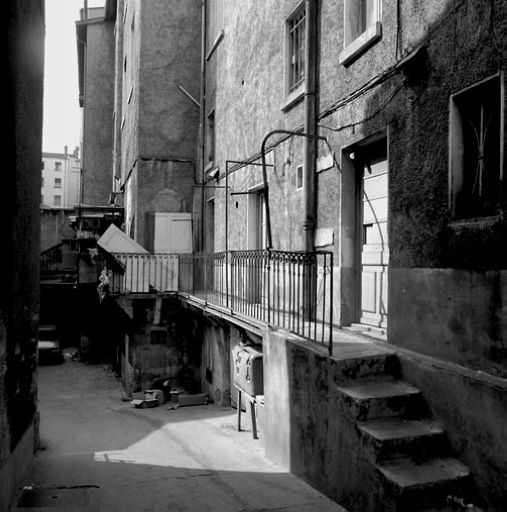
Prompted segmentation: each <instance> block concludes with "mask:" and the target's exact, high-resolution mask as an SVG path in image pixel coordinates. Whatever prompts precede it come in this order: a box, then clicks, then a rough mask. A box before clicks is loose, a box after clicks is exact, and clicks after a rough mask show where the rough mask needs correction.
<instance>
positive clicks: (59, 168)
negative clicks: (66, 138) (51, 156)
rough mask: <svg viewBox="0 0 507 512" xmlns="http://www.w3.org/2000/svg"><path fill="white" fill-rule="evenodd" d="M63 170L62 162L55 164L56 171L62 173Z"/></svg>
mask: <svg viewBox="0 0 507 512" xmlns="http://www.w3.org/2000/svg"><path fill="white" fill-rule="evenodd" d="M61 170H62V162H55V171H58V172H59V171H61Z"/></svg>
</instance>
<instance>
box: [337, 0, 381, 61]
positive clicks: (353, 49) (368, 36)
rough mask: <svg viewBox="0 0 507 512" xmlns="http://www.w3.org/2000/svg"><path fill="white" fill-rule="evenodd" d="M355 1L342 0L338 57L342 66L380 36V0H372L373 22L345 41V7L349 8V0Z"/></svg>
mask: <svg viewBox="0 0 507 512" xmlns="http://www.w3.org/2000/svg"><path fill="white" fill-rule="evenodd" d="M356 1H357V0H343V50H342V51H341V52H340V57H339V62H340V64H341V65H342V66H346V65H348V64H350V63H351V62H352V61H354V60H355V59H357V58H358V57H359V56H360V55H362V54H363V53H364V52H365V51H366V50H368V48H370V46H371V45H373V44H374V43H375V42H377V41H378V40H379V39H380V38H381V37H382V21H381V20H382V0H373V9H374V12H373V20H374V21H373V23H371V24H370V25H369V26H368V27H366V29H365V30H364V32H362V33H361V34H359V35H358V36H357V37H355V38H354V39H353V40H351V41H349V42H347V40H346V34H347V30H346V27H347V18H348V16H347V9H348V8H349V2H356Z"/></svg>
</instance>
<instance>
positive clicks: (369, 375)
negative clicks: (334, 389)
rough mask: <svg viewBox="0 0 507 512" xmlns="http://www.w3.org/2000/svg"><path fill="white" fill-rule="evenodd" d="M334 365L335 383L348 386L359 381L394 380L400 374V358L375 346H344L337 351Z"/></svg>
mask: <svg viewBox="0 0 507 512" xmlns="http://www.w3.org/2000/svg"><path fill="white" fill-rule="evenodd" d="M332 364H333V365H336V367H337V370H338V371H336V372H334V373H335V375H336V377H335V382H336V384H338V385H347V384H348V383H350V382H351V381H357V380H358V379H361V380H366V379H370V380H373V379H376V380H377V381H378V380H379V379H381V378H385V379H392V378H393V377H394V376H395V375H397V373H398V358H397V356H396V354H395V353H394V352H390V351H388V350H386V349H383V348H377V347H375V346H371V345H369V346H366V347H365V348H363V347H362V346H359V348H358V346H357V345H356V346H353V347H348V346H345V347H344V346H343V344H340V345H338V348H337V349H335V356H334V360H333V363H332Z"/></svg>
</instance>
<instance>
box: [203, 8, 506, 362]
mask: <svg viewBox="0 0 507 512" xmlns="http://www.w3.org/2000/svg"><path fill="white" fill-rule="evenodd" d="M297 4H298V2H296V1H288V0H287V1H284V2H274V1H266V2H263V4H262V8H259V4H258V3H256V2H255V1H253V0H249V1H244V2H241V4H238V3H236V2H227V3H226V13H227V14H226V20H225V25H224V37H223V39H222V41H221V42H220V43H219V44H218V46H217V47H216V48H215V50H214V52H213V53H212V55H211V56H210V58H209V59H208V61H207V69H206V71H207V76H206V78H207V81H206V92H207V102H206V106H205V112H208V111H209V109H211V108H212V107H214V108H215V124H216V140H217V151H216V164H217V165H218V166H219V167H220V173H221V175H223V173H224V172H225V167H226V166H225V161H226V160H227V159H231V160H246V159H249V158H253V157H255V156H258V153H259V151H260V144H261V141H262V139H263V137H264V136H265V135H266V134H267V133H268V132H269V131H270V130H273V129H276V128H286V129H296V128H300V127H302V125H303V105H302V103H299V104H296V105H295V106H293V107H292V108H290V109H288V110H286V111H285V112H284V111H282V110H281V106H282V104H283V102H284V99H285V92H284V36H283V32H284V30H283V27H284V23H285V19H286V17H287V15H288V14H289V13H290V11H291V10H292V8H294V7H295V6H296V5H297ZM252 19H255V20H256V23H252V22H251V20H252ZM342 20H343V2H341V1H338V0H323V1H322V2H319V29H318V55H319V56H318V69H319V72H318V94H317V101H318V111H319V124H320V125H321V128H320V133H321V135H323V136H325V137H326V138H327V143H326V142H324V141H323V142H320V143H319V151H318V157H319V158H322V157H326V158H327V159H328V161H329V160H330V161H331V165H329V164H328V165H327V166H325V168H324V169H322V170H321V172H319V173H318V176H317V187H316V194H317V229H328V230H330V232H331V233H332V234H333V245H330V246H327V247H326V249H331V250H334V252H335V262H336V263H337V264H340V263H341V265H342V272H341V284H340V282H339V280H338V279H337V280H336V284H337V286H336V287H335V291H336V294H335V297H336V300H335V304H337V317H338V319H341V321H344V322H345V323H350V322H354V321H358V319H359V315H358V311H357V303H358V299H357V296H356V295H355V292H354V291H353V288H354V287H355V286H356V284H355V277H354V276H355V275H357V272H358V269H357V268H356V266H355V265H356V264H355V260H354V255H353V252H354V250H355V249H353V247H352V245H353V244H355V242H354V237H357V236H359V235H358V234H357V233H356V232H355V229H356V228H355V218H353V217H350V216H349V217H347V216H345V217H343V216H342V213H343V212H344V211H347V210H348V211H351V210H354V208H355V204H356V203H355V201H356V198H355V196H354V194H355V193H356V191H355V190H354V188H353V187H352V188H350V184H351V183H352V184H354V183H355V181H356V178H355V175H354V173H355V170H354V168H353V167H351V166H347V165H345V164H344V158H345V157H344V156H343V154H342V150H343V149H344V148H348V147H351V146H352V145H354V144H357V143H359V142H362V141H364V140H366V139H368V138H370V137H372V136H376V135H377V134H379V133H383V134H384V136H385V137H386V139H387V145H388V160H389V222H388V223H389V249H390V268H391V270H392V272H391V279H390V286H391V291H390V294H389V309H390V312H389V325H390V327H389V330H388V337H389V340H390V341H392V342H393V343H395V344H399V345H406V346H412V347H413V346H414V343H415V342H413V341H409V340H408V338H407V336H405V333H407V332H408V331H410V330H412V331H416V332H418V333H419V334H417V335H416V336H415V338H416V339H419V340H420V343H419V346H418V348H417V349H418V350H421V351H422V352H426V353H433V352H432V349H431V347H429V346H428V347H427V348H426V347H424V340H425V339H427V338H428V335H430V336H431V337H439V338H440V339H442V338H445V339H446V341H445V342H439V341H436V340H435V341H431V342H429V344H430V345H431V344H438V343H440V349H439V352H438V353H439V357H442V358H444V359H447V360H450V361H460V362H461V363H464V361H465V358H464V357H461V356H457V354H459V353H460V352H462V351H466V350H467V349H466V347H467V346H470V345H472V344H473V343H475V337H476V332H475V331H476V330H477V328H471V327H470V328H466V327H464V328H461V329H459V333H458V330H456V329H454V331H453V330H452V329H449V328H448V327H446V326H449V325H450V324H452V322H453V317H454V318H458V317H467V316H470V318H472V319H473V320H471V321H470V324H472V323H473V322H474V321H477V322H478V325H479V326H481V327H479V328H478V329H479V330H480V329H484V330H488V329H489V328H488V326H487V322H492V323H493V324H495V325H499V324H501V322H500V321H499V320H498V319H499V315H500V314H501V311H502V306H501V305H499V304H497V305H495V307H494V308H493V310H492V309H491V307H490V305H486V303H485V302H484V301H482V300H481V298H480V297H481V293H482V292H480V293H475V288H474V286H475V285H471V286H465V281H464V280H463V279H461V277H460V276H461V274H460V273H459V272H457V273H456V274H455V275H451V274H452V271H451V270H450V269H462V270H468V271H470V273H471V274H470V275H473V273H474V272H476V271H485V270H499V269H504V268H505V267H506V264H507V261H506V260H505V251H503V249H502V244H504V241H505V230H506V228H505V223H504V221H503V220H502V219H503V217H502V216H498V217H495V218H493V219H489V220H487V221H485V220H484V221H479V222H459V223H456V222H453V219H452V218H451V213H450V211H451V210H450V204H449V151H448V143H449V99H450V95H451V94H453V93H455V92H458V91H460V90H461V89H463V88H464V87H467V86H469V85H472V84H474V83H476V82H478V81H480V80H482V79H484V78H486V77H489V76H491V75H492V74H494V73H496V72H497V71H498V70H499V69H500V68H501V67H502V66H504V65H505V59H504V57H503V55H504V53H505V52H503V50H502V49H504V48H505V47H506V45H507V38H506V36H505V33H506V31H505V30H504V28H505V26H506V24H507V13H506V10H505V6H504V5H503V4H502V3H501V2H499V1H494V2H491V3H486V4H485V3H483V2H472V3H459V4H456V3H455V2H452V1H450V0H449V1H445V2H438V1H436V0H435V1H430V2H424V3H421V2H416V1H411V0H407V1H403V2H400V8H399V11H397V7H396V3H390V2H382V16H381V23H382V36H381V37H380V39H379V40H378V41H377V42H375V43H374V44H373V45H372V46H371V47H370V48H369V49H367V50H366V51H364V52H363V53H361V54H360V55H359V56H358V57H357V58H356V59H354V60H353V61H352V62H350V63H349V64H347V65H346V66H343V65H340V64H339V58H340V52H341V51H342V49H343V23H342ZM259 27H262V30H261V29H259ZM419 44H423V45H424V48H423V49H422V51H420V52H419V53H417V54H416V55H415V56H413V58H411V59H409V60H408V61H407V62H405V63H404V64H400V65H398V66H397V67H396V68H394V67H393V66H394V65H395V64H396V63H399V62H400V61H401V60H402V58H403V57H405V56H407V55H408V53H409V51H410V50H411V49H414V48H415V47H417V45H419ZM502 52H503V53H502ZM386 70H389V73H388V74H386V73H385V72H386ZM374 79H378V82H377V85H376V86H375V87H372V88H368V87H366V88H365V89H364V91H363V92H362V93H360V94H357V95H356V96H355V97H351V96H350V95H351V94H352V93H355V92H356V91H358V90H359V89H361V88H362V87H363V86H365V85H366V86H368V84H369V83H370V82H371V81H372V80H374ZM238 127H241V129H238ZM276 140H277V137H276V136H275V137H273V139H272V140H270V143H271V142H276ZM291 144H292V149H293V151H292V153H293V154H292V155H291V154H290V151H288V150H287V146H289V143H285V144H282V145H280V146H278V147H277V148H276V149H275V151H274V152H273V153H274V161H275V168H274V169H268V181H269V186H270V190H269V192H270V210H271V222H272V230H273V241H274V246H275V248H279V249H286V250H298V249H301V248H302V246H301V242H302V238H303V229H302V220H303V215H302V210H303V202H302V198H301V197H300V196H299V193H298V192H297V191H295V189H294V187H293V184H292V183H293V180H294V177H295V172H296V166H297V165H298V163H300V157H298V152H301V151H302V144H303V143H302V140H301V139H297V138H294V139H293V141H292V143H291ZM268 146H269V143H268ZM333 157H334V158H333ZM257 162H259V160H257ZM230 167H232V166H230ZM318 169H319V164H318ZM260 181H261V180H260V173H259V170H258V169H256V168H252V167H244V168H243V169H239V170H237V171H235V172H233V173H232V174H231V175H230V177H229V186H230V190H231V191H246V190H247V189H248V187H250V186H252V185H253V184H257V183H260ZM215 184H218V185H220V186H224V185H225V178H222V179H220V180H219V181H218V182H215V180H211V181H210V185H215ZM342 187H344V188H345V189H346V191H345V192H344V194H343V195H342V194H341V193H340V189H341V188H342ZM212 194H213V193H212V192H211V191H210V192H209V195H210V196H211V195H212ZM215 197H216V201H215V236H216V240H215V250H222V249H223V248H224V247H225V219H224V213H225V206H224V203H225V194H224V192H223V190H217V191H216V192H215ZM247 204H248V196H229V222H228V226H229V234H228V246H229V248H231V249H244V248H248V245H247V241H246V238H247V237H246V232H247V224H248V220H247V218H248V207H247ZM503 204H504V206H503V210H504V212H505V201H504V203H503ZM347 243H348V244H349V245H348V247H346V244H347ZM347 251H348V252H347ZM411 269H449V272H451V274H449V276H450V277H449V279H450V280H451V281H452V282H453V283H454V284H453V290H454V293H455V299H453V300H455V304H454V306H453V311H452V313H450V310H449V308H447V307H442V306H443V305H444V302H445V301H444V299H439V298H437V297H440V295H438V294H439V290H440V288H441V287H439V285H438V283H437V281H436V278H435V279H434V280H433V281H432V282H433V284H434V286H433V285H431V286H430V287H429V289H428V295H427V296H428V297H429V294H433V302H434V303H435V308H433V309H434V310H435V311H437V310H439V315H438V320H439V322H440V324H438V323H435V324H433V325H432V327H431V328H429V325H430V322H428V319H429V318H432V315H433V312H432V311H433V309H432V306H431V305H429V304H428V308H427V309H425V306H423V303H424V299H423V298H422V297H420V296H418V289H417V287H418V279H419V278H418V274H417V272H412V271H411ZM402 270H403V271H402ZM437 274H438V271H437V272H436V274H435V275H437ZM401 275H403V278H402V280H398V276H401ZM470 279H472V278H470ZM486 281H488V280H487V279H486ZM486 281H485V282H484V283H483V284H479V283H478V284H477V286H479V288H481V287H482V288H481V289H482V290H483V291H484V293H486V294H488V293H489V294H492V293H497V292H493V291H491V290H493V289H494V290H498V293H497V295H498V294H499V296H501V295H502V294H503V292H502V291H501V290H503V288H502V286H500V287H499V286H496V285H495V287H494V288H489V291H488V287H489V286H490V284H487V283H486ZM402 282H403V284H402ZM460 283H461V284H460ZM488 283H489V281H488ZM403 290H405V291H403ZM457 297H462V299H457ZM407 303H408V308H407V307H405V306H406V305H407ZM415 303H417V304H419V306H417V314H415V310H416V306H414V305H413V304H415ZM471 312H473V313H471ZM486 318H489V320H487V321H486ZM438 325H441V326H442V330H441V331H439V330H438V328H437V326H438ZM433 327H434V328H433ZM474 329H475V331H474ZM502 329H503V327H502V328H500V329H497V331H496V333H494V335H491V334H488V335H487V336H485V337H483V339H482V340H481V341H480V343H479V347H480V348H478V349H477V352H476V353H475V355H474V356H472V358H473V357H478V356H477V354H478V352H480V353H481V356H480V357H479V359H480V360H481V361H483V362H484V365H483V368H484V369H488V370H491V368H492V364H493V365H498V364H500V366H502V365H503V367H504V369H505V364H506V363H505V361H506V360H505V355H502V356H501V357H500V359H498V353H499V349H500V352H502V350H503V348H502V347H501V346H499V344H500V345H501V343H502V342H501V340H502V339H503V338H504V337H505V331H504V330H502ZM490 330H491V329H489V331H490ZM451 334H452V335H451ZM412 338H414V337H412ZM445 347H447V349H446V348H445ZM493 353H494V354H496V356H495V357H496V359H495V360H493V359H492V358H491V357H490V356H487V355H486V356H483V354H493ZM488 358H489V361H488Z"/></svg>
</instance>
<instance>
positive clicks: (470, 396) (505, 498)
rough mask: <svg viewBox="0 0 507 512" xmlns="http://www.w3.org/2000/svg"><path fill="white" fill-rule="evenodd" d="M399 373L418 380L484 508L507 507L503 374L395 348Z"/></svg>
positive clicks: (506, 395) (506, 402)
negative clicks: (468, 474) (397, 353)
mask: <svg viewBox="0 0 507 512" xmlns="http://www.w3.org/2000/svg"><path fill="white" fill-rule="evenodd" d="M399 358H400V361H401V370H402V375H403V376H404V377H405V378H406V379H407V380H408V381H409V382H411V383H412V384H415V385H416V386H418V387H419V388H420V389H421V390H422V391H423V394H424V396H425V398H426V400H427V401H428V403H429V405H430V408H431V410H432V411H433V413H434V414H435V416H436V417H437V418H438V419H439V420H441V421H442V423H443V425H445V429H446V431H447V434H448V437H449V440H450V441H451V445H452V448H453V449H454V450H455V451H456V453H459V455H460V459H461V460H462V461H463V462H465V463H466V464H467V465H468V466H469V467H470V469H471V470H472V472H473V475H474V481H475V482H476V484H477V485H478V487H479V488H480V490H481V495H482V497H483V498H484V499H485V500H486V503H487V505H488V506H487V510H491V511H499V512H500V511H502V510H505V509H506V508H507V478H506V477H507V459H506V457H505V454H506V453H507V432H506V429H505V428H502V426H503V425H506V424H507V379H500V378H497V377H491V376H488V375H487V374H485V373H482V372H476V371H471V370H468V371H463V369H462V368H459V367H454V366H453V365H442V364H441V363H440V362H439V361H437V360H432V359H430V358H421V357H419V356H417V355H416V354H410V353H408V351H407V352H406V353H400V354H399Z"/></svg>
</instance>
